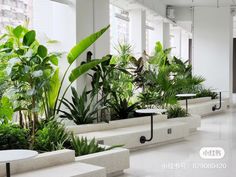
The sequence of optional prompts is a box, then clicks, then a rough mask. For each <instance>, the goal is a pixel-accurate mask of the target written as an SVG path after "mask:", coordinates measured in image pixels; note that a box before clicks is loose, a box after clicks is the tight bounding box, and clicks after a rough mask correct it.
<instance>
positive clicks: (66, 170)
mask: <svg viewBox="0 0 236 177" xmlns="http://www.w3.org/2000/svg"><path fill="white" fill-rule="evenodd" d="M12 177H106V170H105V168H103V167H98V166H95V165H89V164H85V163H80V162H74V163H70V164H64V165H60V166H54V167H49V168H44V169H40V170H35V171H30V172H26V173H21V174H16V175H12Z"/></svg>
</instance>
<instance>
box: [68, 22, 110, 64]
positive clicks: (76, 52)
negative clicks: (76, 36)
mask: <svg viewBox="0 0 236 177" xmlns="http://www.w3.org/2000/svg"><path fill="white" fill-rule="evenodd" d="M109 27H110V25H108V26H107V27H105V28H103V29H101V30H100V31H98V32H96V33H94V34H92V35H90V36H88V37H86V38H85V39H83V40H82V41H80V42H79V43H78V44H77V45H76V46H74V47H73V48H72V49H71V51H70V52H69V53H68V55H67V60H68V62H69V63H70V64H72V63H73V62H74V61H75V60H76V59H77V58H78V57H79V56H80V55H81V54H82V53H83V52H84V51H85V50H86V49H87V48H89V46H91V45H92V44H93V43H94V42H95V41H96V40H97V39H98V38H99V37H100V36H101V35H102V34H103V33H105V32H106V30H107V29H108V28H109Z"/></svg>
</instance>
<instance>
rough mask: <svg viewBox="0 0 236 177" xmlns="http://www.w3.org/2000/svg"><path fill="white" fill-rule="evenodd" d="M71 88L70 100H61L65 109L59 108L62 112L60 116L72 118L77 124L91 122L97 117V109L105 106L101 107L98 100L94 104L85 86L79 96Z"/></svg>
mask: <svg viewBox="0 0 236 177" xmlns="http://www.w3.org/2000/svg"><path fill="white" fill-rule="evenodd" d="M71 90H72V102H70V101H69V100H67V99H66V98H64V99H63V100H62V103H63V104H64V105H65V107H66V108H67V110H66V111H63V110H61V111H60V112H61V113H63V114H62V115H61V116H60V117H61V118H67V119H69V120H72V121H74V122H75V123H76V124H77V125H80V124H89V123H93V121H94V120H95V119H96V118H97V113H98V111H99V110H102V109H105V107H101V106H100V102H97V103H95V104H94V97H90V96H89V95H88V94H87V92H86V88H85V89H84V91H83V92H82V94H81V95H80V96H79V94H78V93H77V91H76V90H75V88H74V87H72V88H71Z"/></svg>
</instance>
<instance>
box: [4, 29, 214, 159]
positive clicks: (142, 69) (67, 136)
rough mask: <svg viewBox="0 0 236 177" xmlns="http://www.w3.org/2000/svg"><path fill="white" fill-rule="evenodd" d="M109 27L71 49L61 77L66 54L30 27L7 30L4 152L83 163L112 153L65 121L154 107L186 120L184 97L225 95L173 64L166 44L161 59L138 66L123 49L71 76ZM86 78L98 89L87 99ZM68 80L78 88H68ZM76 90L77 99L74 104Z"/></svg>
mask: <svg viewBox="0 0 236 177" xmlns="http://www.w3.org/2000/svg"><path fill="white" fill-rule="evenodd" d="M108 28H109V26H108V27H105V28H103V29H101V30H100V31H98V32H97V33H94V34H92V35H90V36H89V37H87V38H85V39H84V40H82V41H80V42H79V43H78V44H77V45H76V46H75V47H73V48H72V49H71V50H70V52H69V53H68V54H67V56H66V57H67V61H68V68H67V69H66V72H65V73H63V76H62V77H61V78H60V77H59V67H58V63H59V60H62V59H63V54H62V53H59V52H49V51H48V49H47V48H46V46H44V45H41V44H40V43H39V41H38V40H37V39H36V32H35V31H34V30H29V29H27V28H26V27H23V26H17V27H7V28H6V30H7V33H6V34H4V35H2V36H1V37H0V42H1V43H0V61H1V63H0V98H1V101H0V124H1V125H0V149H1V150H3V149H13V148H14V149H17V148H29V149H35V150H38V151H39V152H47V151H53V150H59V149H64V148H68V149H73V150H75V152H76V155H78V156H79V155H84V154H90V153H95V152H100V151H105V150H108V149H107V148H102V147H100V146H99V145H98V144H97V143H96V142H95V141H94V140H93V141H87V139H85V138H78V137H75V136H74V135H73V134H72V133H70V132H66V131H65V128H64V126H63V124H61V123H60V122H59V121H58V117H60V118H61V119H62V120H64V119H66V120H70V121H72V122H73V123H74V124H78V125H80V124H90V123H99V122H102V121H104V122H107V123H109V121H110V120H119V119H127V118H134V117H137V116H138V115H136V114H135V110H136V109H140V108H150V107H158V108H166V109H168V113H167V114H168V117H169V118H174V117H185V116H187V114H186V112H185V110H183V109H182V108H181V107H180V106H178V105H177V101H178V100H177V98H176V94H179V93H189V92H194V93H197V95H198V96H199V97H202V96H203V97H206V96H211V97H212V98H215V97H216V96H217V95H215V94H214V93H213V92H212V91H211V90H209V89H204V88H203V86H202V82H203V81H204V79H203V78H202V77H197V76H193V75H192V68H191V65H189V64H187V62H186V63H184V62H182V61H181V59H178V58H176V57H171V56H170V51H171V49H163V48H162V45H161V43H159V42H157V44H156V48H155V53H154V55H153V56H148V55H144V56H143V57H141V58H139V59H137V58H135V57H134V56H132V50H131V46H129V45H127V44H122V45H121V44H120V45H119V46H118V47H117V52H118V55H116V56H112V55H107V56H104V57H103V58H102V59H96V60H92V59H91V58H87V59H86V60H81V63H80V64H79V66H77V68H75V69H73V70H72V71H70V69H71V67H72V65H73V64H74V63H75V62H78V60H79V58H80V56H81V54H83V53H84V52H85V51H86V50H87V49H88V48H89V47H90V46H91V45H92V44H93V43H94V42H95V41H96V40H97V39H98V38H99V37H100V36H102V34H103V33H104V32H106V30H107V29H108ZM49 43H50V41H49ZM84 74H87V77H90V78H89V79H90V80H91V85H90V86H88V87H87V88H91V89H86V87H84V88H79V89H80V90H83V92H82V93H81V94H79V93H78V92H77V89H76V88H73V87H72V84H73V83H74V82H76V80H77V79H79V78H80V77H81V76H82V75H84ZM66 79H68V80H69V83H70V84H69V85H68V86H66V89H62V85H63V87H64V86H65V83H66V82H65V80H66ZM69 91H71V92H72V98H69V99H67V98H66V97H65V95H66V93H67V92H69ZM62 105H63V106H62ZM62 107H65V108H66V109H62ZM13 115H14V116H13ZM141 116H142V115H141ZM13 117H14V120H13ZM111 148H114V147H111ZM109 149H110V148H109Z"/></svg>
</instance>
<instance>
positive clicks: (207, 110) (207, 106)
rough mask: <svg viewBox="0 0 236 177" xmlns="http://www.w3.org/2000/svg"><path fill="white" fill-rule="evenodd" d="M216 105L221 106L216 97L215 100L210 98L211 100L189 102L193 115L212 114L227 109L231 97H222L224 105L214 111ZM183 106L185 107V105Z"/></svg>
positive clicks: (190, 111)
mask: <svg viewBox="0 0 236 177" xmlns="http://www.w3.org/2000/svg"><path fill="white" fill-rule="evenodd" d="M214 105H217V106H219V100H218V99H214V100H210V101H206V102H202V103H195V104H189V107H188V108H189V113H190V114H193V115H200V116H207V115H210V114H215V113H218V112H222V111H225V110H227V108H228V107H229V105H230V102H229V98H224V99H222V102H221V105H222V106H221V109H220V110H216V111H212V107H213V106H214ZM183 108H185V105H183Z"/></svg>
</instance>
